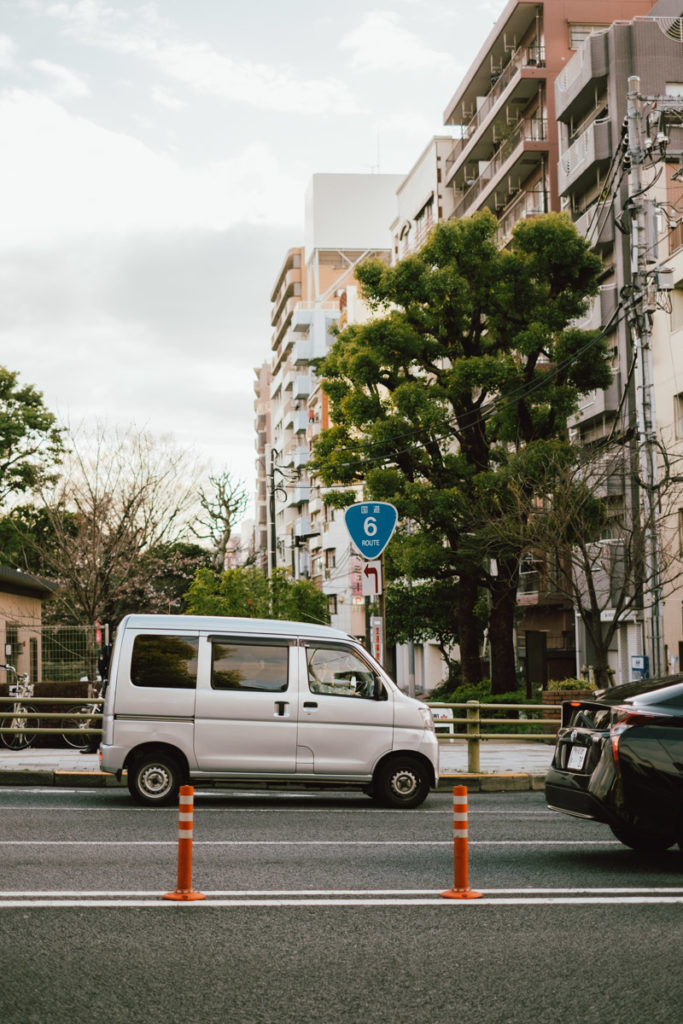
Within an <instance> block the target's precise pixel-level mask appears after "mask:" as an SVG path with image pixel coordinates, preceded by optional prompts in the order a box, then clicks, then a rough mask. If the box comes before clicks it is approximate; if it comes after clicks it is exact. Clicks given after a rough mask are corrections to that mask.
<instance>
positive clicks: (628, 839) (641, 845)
mask: <svg viewBox="0 0 683 1024" xmlns="http://www.w3.org/2000/svg"><path fill="white" fill-rule="evenodd" d="M610 828H611V829H612V832H613V833H614V835H615V836H616V837H617V839H618V840H619V842H620V843H623V844H624V846H630V847H631V849H632V850H637V851H638V853H661V852H662V851H663V850H668V849H669V848H670V847H671V846H674V845H675V843H676V837H675V836H660V835H656V834H655V835H653V834H652V833H651V832H641V831H640V830H639V829H636V828H631V827H630V826H629V825H610Z"/></svg>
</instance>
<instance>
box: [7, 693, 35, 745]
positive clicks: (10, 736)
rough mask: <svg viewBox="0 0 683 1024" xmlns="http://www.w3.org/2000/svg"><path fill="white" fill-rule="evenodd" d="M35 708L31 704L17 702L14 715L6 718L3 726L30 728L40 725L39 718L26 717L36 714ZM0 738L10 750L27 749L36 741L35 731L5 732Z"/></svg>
mask: <svg viewBox="0 0 683 1024" xmlns="http://www.w3.org/2000/svg"><path fill="white" fill-rule="evenodd" d="M35 710H36V709H35V708H34V707H33V706H32V705H31V704H15V705H14V707H13V708H12V717H11V718H4V719H3V720H2V726H3V728H6V729H30V728H31V726H33V728H34V729H35V728H37V727H38V724H39V723H38V719H37V718H26V717H25V716H26V715H29V714H34V713H35ZM0 739H2V742H3V743H4V745H5V746H6V747H7V748H8V749H9V750H25V749H26V748H27V747H31V746H33V744H34V743H35V741H36V733H35V732H3V733H0Z"/></svg>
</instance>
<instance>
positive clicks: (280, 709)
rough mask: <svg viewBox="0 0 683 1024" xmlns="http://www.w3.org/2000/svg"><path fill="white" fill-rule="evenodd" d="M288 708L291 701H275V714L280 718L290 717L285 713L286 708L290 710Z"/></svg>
mask: <svg viewBox="0 0 683 1024" xmlns="http://www.w3.org/2000/svg"><path fill="white" fill-rule="evenodd" d="M288 707H289V701H288V700H276V701H275V714H276V715H277V716H278V717H279V718H286V717H289V716H288V712H287V711H285V708H288Z"/></svg>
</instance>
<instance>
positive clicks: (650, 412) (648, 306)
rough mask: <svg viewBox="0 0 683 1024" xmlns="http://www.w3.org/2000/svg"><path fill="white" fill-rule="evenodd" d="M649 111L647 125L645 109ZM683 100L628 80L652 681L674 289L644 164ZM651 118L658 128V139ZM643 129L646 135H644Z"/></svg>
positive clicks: (661, 148) (658, 150) (647, 646)
mask: <svg viewBox="0 0 683 1024" xmlns="http://www.w3.org/2000/svg"><path fill="white" fill-rule="evenodd" d="M644 105H646V106H647V108H648V117H647V119H644V116H643V106H644ZM681 107H682V104H681V101H680V99H679V98H673V97H648V98H645V97H642V96H641V95H640V78H639V77H638V76H637V75H632V76H631V77H630V78H629V80H628V103H627V125H628V154H629V158H630V177H629V200H628V207H627V208H628V211H629V213H630V216H631V289H632V292H631V294H632V299H631V304H630V310H629V321H630V326H631V335H632V338H633V345H634V348H635V355H636V374H637V376H636V391H637V394H636V405H637V412H638V459H639V463H640V480H639V486H640V493H641V508H642V515H643V543H644V574H643V577H644V578H643V615H644V622H643V628H644V636H643V641H644V653H646V654H647V655H648V658H649V661H650V665H649V668H650V674H651V675H652V676H655V677H656V676H660V675H664V674H665V673H666V671H667V668H666V664H665V657H664V642H663V636H662V579H661V572H660V557H659V544H660V541H659V534H658V512H659V494H658V488H659V466H658V454H659V443H658V441H657V432H656V417H655V399H654V382H653V370H652V317H653V314H654V312H655V310H656V309H657V291H658V290H665V289H670V288H671V283H670V282H669V280H668V276H667V274H666V272H665V271H663V270H662V268H660V267H659V265H658V259H657V220H656V212H657V205H656V203H655V200H654V199H653V198H651V197H649V196H647V195H646V193H647V192H648V191H649V189H650V188H651V185H652V184H654V183H653V182H652V183H649V184H647V185H644V184H643V164H644V162H645V160H646V159H647V160H648V161H650V162H651V164H652V166H654V162H655V160H656V159H657V160H664V157H665V156H666V147H667V144H668V138H667V136H666V134H665V132H663V131H662V130H661V129H662V127H663V124H662V123H661V122H662V115H663V114H665V113H666V112H667V111H671V112H674V111H675V112H678V111H680V110H681ZM650 118H652V120H653V121H654V124H655V127H656V128H657V132H656V135H655V137H654V139H653V138H652V132H653V129H652V126H651V123H650ZM644 123H645V125H646V129H647V130H644Z"/></svg>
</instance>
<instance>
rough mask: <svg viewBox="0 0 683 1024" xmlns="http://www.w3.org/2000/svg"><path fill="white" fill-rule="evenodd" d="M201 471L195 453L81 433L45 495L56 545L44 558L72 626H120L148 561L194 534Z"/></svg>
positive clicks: (138, 439) (138, 435) (133, 436)
mask: <svg viewBox="0 0 683 1024" xmlns="http://www.w3.org/2000/svg"><path fill="white" fill-rule="evenodd" d="M197 475H198V470H197V469H196V468H195V467H194V465H193V460H192V458H191V456H190V453H188V452H185V451H181V450H177V449H174V448H173V447H172V446H171V445H170V444H169V442H168V439H162V440H161V441H159V440H157V439H155V438H153V437H151V436H150V435H149V434H147V433H145V432H138V431H136V430H135V429H129V430H126V431H113V432H110V431H107V430H106V429H105V428H104V427H102V426H98V427H97V429H96V430H95V432H94V434H89V433H85V432H84V431H80V432H78V433H76V434H75V435H72V437H71V439H70V452H69V454H68V456H67V458H66V459H65V461H64V465H63V475H62V477H61V479H60V480H59V481H58V483H57V484H55V485H54V486H52V487H51V488H50V489H47V490H43V491H41V493H40V499H41V501H42V505H43V509H44V513H45V515H46V517H47V520H48V523H49V542H46V543H44V545H43V548H44V549H43V550H41V552H40V556H41V561H42V564H43V565H44V566H45V570H46V572H47V573H48V574H49V575H51V576H53V577H55V578H56V579H57V580H58V581H59V582H60V584H61V594H60V599H59V606H60V612H61V613H62V615H63V616H64V617H65V618H67V619H70V620H71V621H77V622H78V621H80V622H88V623H92V622H95V621H96V620H100V621H102V622H104V621H116V620H117V619H118V618H119V617H120V614H122V612H123V611H130V610H134V609H130V608H124V609H122V607H121V598H122V596H123V595H125V594H126V593H129V592H130V591H131V589H134V588H132V584H133V582H134V581H136V582H137V577H139V576H140V574H141V573H143V572H144V566H143V564H141V558H142V555H143V554H144V553H145V552H147V551H149V550H150V549H152V548H155V547H156V546H158V545H161V544H169V543H174V542H176V541H178V540H182V539H185V538H186V537H187V535H188V530H189V527H188V523H189V520H190V519H191V518H192V513H193V508H194V506H195V505H196V488H197V482H198V481H197Z"/></svg>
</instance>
